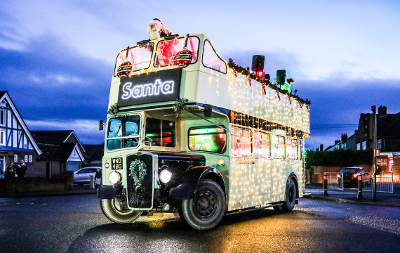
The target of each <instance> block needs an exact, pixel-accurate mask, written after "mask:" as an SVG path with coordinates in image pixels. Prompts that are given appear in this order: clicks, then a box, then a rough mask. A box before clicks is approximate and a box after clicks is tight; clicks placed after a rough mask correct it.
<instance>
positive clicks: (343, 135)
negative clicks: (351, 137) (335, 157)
mask: <svg viewBox="0 0 400 253" xmlns="http://www.w3.org/2000/svg"><path fill="white" fill-rule="evenodd" d="M346 141H347V134H342V142H346Z"/></svg>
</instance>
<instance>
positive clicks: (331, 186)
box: [324, 172, 344, 191]
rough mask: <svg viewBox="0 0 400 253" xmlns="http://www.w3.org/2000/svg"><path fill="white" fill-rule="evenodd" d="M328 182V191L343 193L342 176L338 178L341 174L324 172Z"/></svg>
mask: <svg viewBox="0 0 400 253" xmlns="http://www.w3.org/2000/svg"><path fill="white" fill-rule="evenodd" d="M324 174H326V176H327V180H328V188H327V190H328V191H344V185H343V175H342V176H341V177H338V175H340V174H341V173H337V172H325V173H324Z"/></svg>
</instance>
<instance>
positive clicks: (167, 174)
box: [160, 170, 172, 184]
mask: <svg viewBox="0 0 400 253" xmlns="http://www.w3.org/2000/svg"><path fill="white" fill-rule="evenodd" d="M171 177H172V173H171V171H169V170H162V171H161V172H160V181H161V182H163V183H164V184H166V183H168V182H169V180H171Z"/></svg>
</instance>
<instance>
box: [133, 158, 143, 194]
mask: <svg viewBox="0 0 400 253" xmlns="http://www.w3.org/2000/svg"><path fill="white" fill-rule="evenodd" d="M129 169H130V173H129V176H130V177H131V178H132V179H133V181H134V182H135V185H136V189H137V188H139V187H140V186H142V183H143V179H144V177H145V176H146V174H147V169H146V164H145V163H144V162H143V161H142V160H139V159H135V160H133V161H132V162H131V165H130V166H129Z"/></svg>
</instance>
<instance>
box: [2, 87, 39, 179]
mask: <svg viewBox="0 0 400 253" xmlns="http://www.w3.org/2000/svg"><path fill="white" fill-rule="evenodd" d="M41 154H42V151H41V150H40V148H39V146H38V145H37V143H36V141H35V139H34V138H33V137H32V135H31V133H30V131H29V129H28V127H27V126H26V124H25V122H24V120H23V119H22V117H21V115H20V114H19V112H18V110H17V108H16V106H15V104H14V102H13V101H12V99H11V97H10V95H9V94H8V92H7V91H0V174H3V172H4V171H5V169H6V168H7V166H8V165H9V164H10V163H11V162H14V163H18V162H19V161H21V160H24V161H25V163H26V165H27V167H28V170H27V172H26V176H30V175H32V174H34V173H36V170H37V168H36V165H35V161H36V158H37V156H40V155H41Z"/></svg>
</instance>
